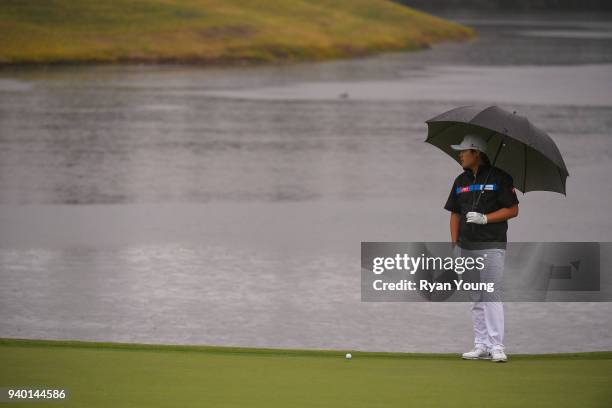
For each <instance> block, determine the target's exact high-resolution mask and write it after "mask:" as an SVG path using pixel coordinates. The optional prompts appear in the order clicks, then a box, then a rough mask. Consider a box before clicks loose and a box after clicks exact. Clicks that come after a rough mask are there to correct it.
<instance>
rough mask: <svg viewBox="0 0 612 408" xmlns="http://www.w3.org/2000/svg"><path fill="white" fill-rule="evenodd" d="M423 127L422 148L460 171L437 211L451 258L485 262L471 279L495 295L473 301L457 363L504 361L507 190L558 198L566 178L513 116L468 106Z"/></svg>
mask: <svg viewBox="0 0 612 408" xmlns="http://www.w3.org/2000/svg"><path fill="white" fill-rule="evenodd" d="M426 123H427V128H428V130H427V139H426V140H425V142H426V143H430V144H432V145H433V146H436V147H437V148H439V149H440V150H442V151H443V152H445V153H446V154H448V155H450V156H451V157H452V158H453V159H455V160H457V162H458V163H459V164H460V165H461V167H462V168H463V170H464V172H463V173H461V174H460V175H459V176H458V177H457V178H456V179H455V182H454V184H453V189H452V190H451V192H450V195H449V197H448V200H447V202H446V205H445V206H444V208H445V209H447V210H449V211H451V217H450V229H451V240H452V242H453V244H454V245H455V251H456V252H459V253H460V254H461V255H463V256H470V257H478V256H483V255H486V257H485V259H486V261H485V262H484V264H485V267H484V268H483V269H482V270H481V271H480V276H478V279H479V280H481V281H486V282H487V283H489V282H493V284H494V287H495V288H496V290H495V291H494V292H493V293H483V294H482V295H481V296H480V297H479V298H477V299H476V301H474V302H473V305H472V318H473V323H474V349H473V350H471V351H469V352H467V353H464V354H463V358H466V359H480V358H491V359H492V360H493V361H506V360H507V357H506V355H505V353H504V344H503V339H504V310H503V305H502V302H501V292H500V291H499V290H497V289H501V278H502V273H503V268H504V258H505V255H506V242H507V240H506V232H507V229H508V221H507V220H508V219H509V218H512V217H516V216H517V215H518V199H517V197H516V192H515V187H514V185H515V183H516V188H517V189H519V190H520V191H522V192H523V194H525V193H526V192H528V191H554V192H557V193H561V194H563V195H565V184H566V179H567V177H568V176H569V172H568V171H567V167H566V166H565V162H564V160H563V157H562V156H561V152H560V151H559V149H558V148H557V145H556V144H555V142H554V140H553V139H552V138H551V137H550V136H549V135H548V134H547V133H546V132H545V131H543V130H542V129H540V128H538V127H537V126H535V125H534V124H532V123H531V122H530V121H529V119H527V118H526V117H524V116H521V115H517V114H516V111H514V112H509V111H506V110H505V109H502V108H500V107H499V106H497V105H490V106H482V105H467V106H460V107H457V108H454V109H451V110H449V111H447V112H443V113H442V114H440V115H437V116H435V117H433V118H431V119H429V120H427V121H426ZM457 142H460V143H459V144H457ZM457 151H459V154H458V155H457ZM489 151H490V152H491V153H493V161H492V163H490V162H489V158H488V156H487V154H488V153H489ZM466 275H469V273H467V274H466ZM467 278H468V276H466V280H467ZM472 295H474V294H473V293H472ZM472 300H474V298H473V297H472Z"/></svg>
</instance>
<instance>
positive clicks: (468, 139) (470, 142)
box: [450, 134, 487, 153]
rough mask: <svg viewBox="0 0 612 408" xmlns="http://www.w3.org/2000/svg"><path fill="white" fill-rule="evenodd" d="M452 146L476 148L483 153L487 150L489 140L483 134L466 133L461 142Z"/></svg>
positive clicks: (459, 148)
mask: <svg viewBox="0 0 612 408" xmlns="http://www.w3.org/2000/svg"><path fill="white" fill-rule="evenodd" d="M450 147H451V148H453V149H455V150H467V149H476V150H480V151H481V152H483V153H486V152H487V142H486V141H485V140H484V139H483V138H482V136H478V135H469V134H468V135H465V136H464V137H463V141H462V142H461V144H458V145H451V146H450Z"/></svg>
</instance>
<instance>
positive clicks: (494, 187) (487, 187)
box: [455, 184, 514, 194]
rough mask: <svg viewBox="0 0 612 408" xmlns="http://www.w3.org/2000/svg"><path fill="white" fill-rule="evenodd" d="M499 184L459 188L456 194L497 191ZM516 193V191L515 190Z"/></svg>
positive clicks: (472, 185)
mask: <svg viewBox="0 0 612 408" xmlns="http://www.w3.org/2000/svg"><path fill="white" fill-rule="evenodd" d="M497 189H498V187H497V184H471V185H469V186H463V187H461V186H459V187H457V188H456V189H455V193H456V194H461V193H467V192H468V191H480V190H490V191H495V190H497ZM513 191H514V189H513Z"/></svg>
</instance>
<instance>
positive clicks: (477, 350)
mask: <svg viewBox="0 0 612 408" xmlns="http://www.w3.org/2000/svg"><path fill="white" fill-rule="evenodd" d="M461 357H462V358H464V359H466V360H489V359H490V358H491V353H489V352H488V351H487V350H486V349H484V348H482V347H479V346H476V347H474V348H473V349H472V350H470V351H468V352H467V353H463V354H462V355H461Z"/></svg>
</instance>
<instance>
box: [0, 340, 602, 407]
mask: <svg viewBox="0 0 612 408" xmlns="http://www.w3.org/2000/svg"><path fill="white" fill-rule="evenodd" d="M348 351H350V350H346V351H345V350H342V351H318V350H280V349H278V350H276V349H249V348H231V347H206V346H164V345H142V344H124V343H94V342H77V341H52V340H21V339H0V362H1V365H0V367H1V368H0V387H16V388H24V387H27V386H37V387H41V386H44V387H46V388H64V389H67V390H68V392H69V398H68V400H66V401H63V402H52V403H51V402H50V403H48V404H51V405H50V406H68V407H71V406H74V407H214V406H217V407H219V406H223V407H260V406H261V407H271V406H278V407H324V406H325V407H327V406H328V407H400V406H402V407H404V406H415V407H440V406H444V407H518V406H523V407H555V408H558V407H610V406H612V352H597V353H573V354H549V355H510V356H509V359H510V360H509V361H508V363H505V364H503V363H501V364H500V363H492V362H490V361H484V360H483V361H465V360H461V359H460V358H459V356H458V355H454V354H410V353H367V352H358V351H351V353H352V354H353V359H352V360H346V359H345V358H344V354H345V353H346V352H348ZM40 404H43V405H40ZM28 405H33V406H39V407H40V406H44V405H45V403H41V402H34V403H30V404H22V403H10V404H6V406H7V407H8V406H28Z"/></svg>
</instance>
